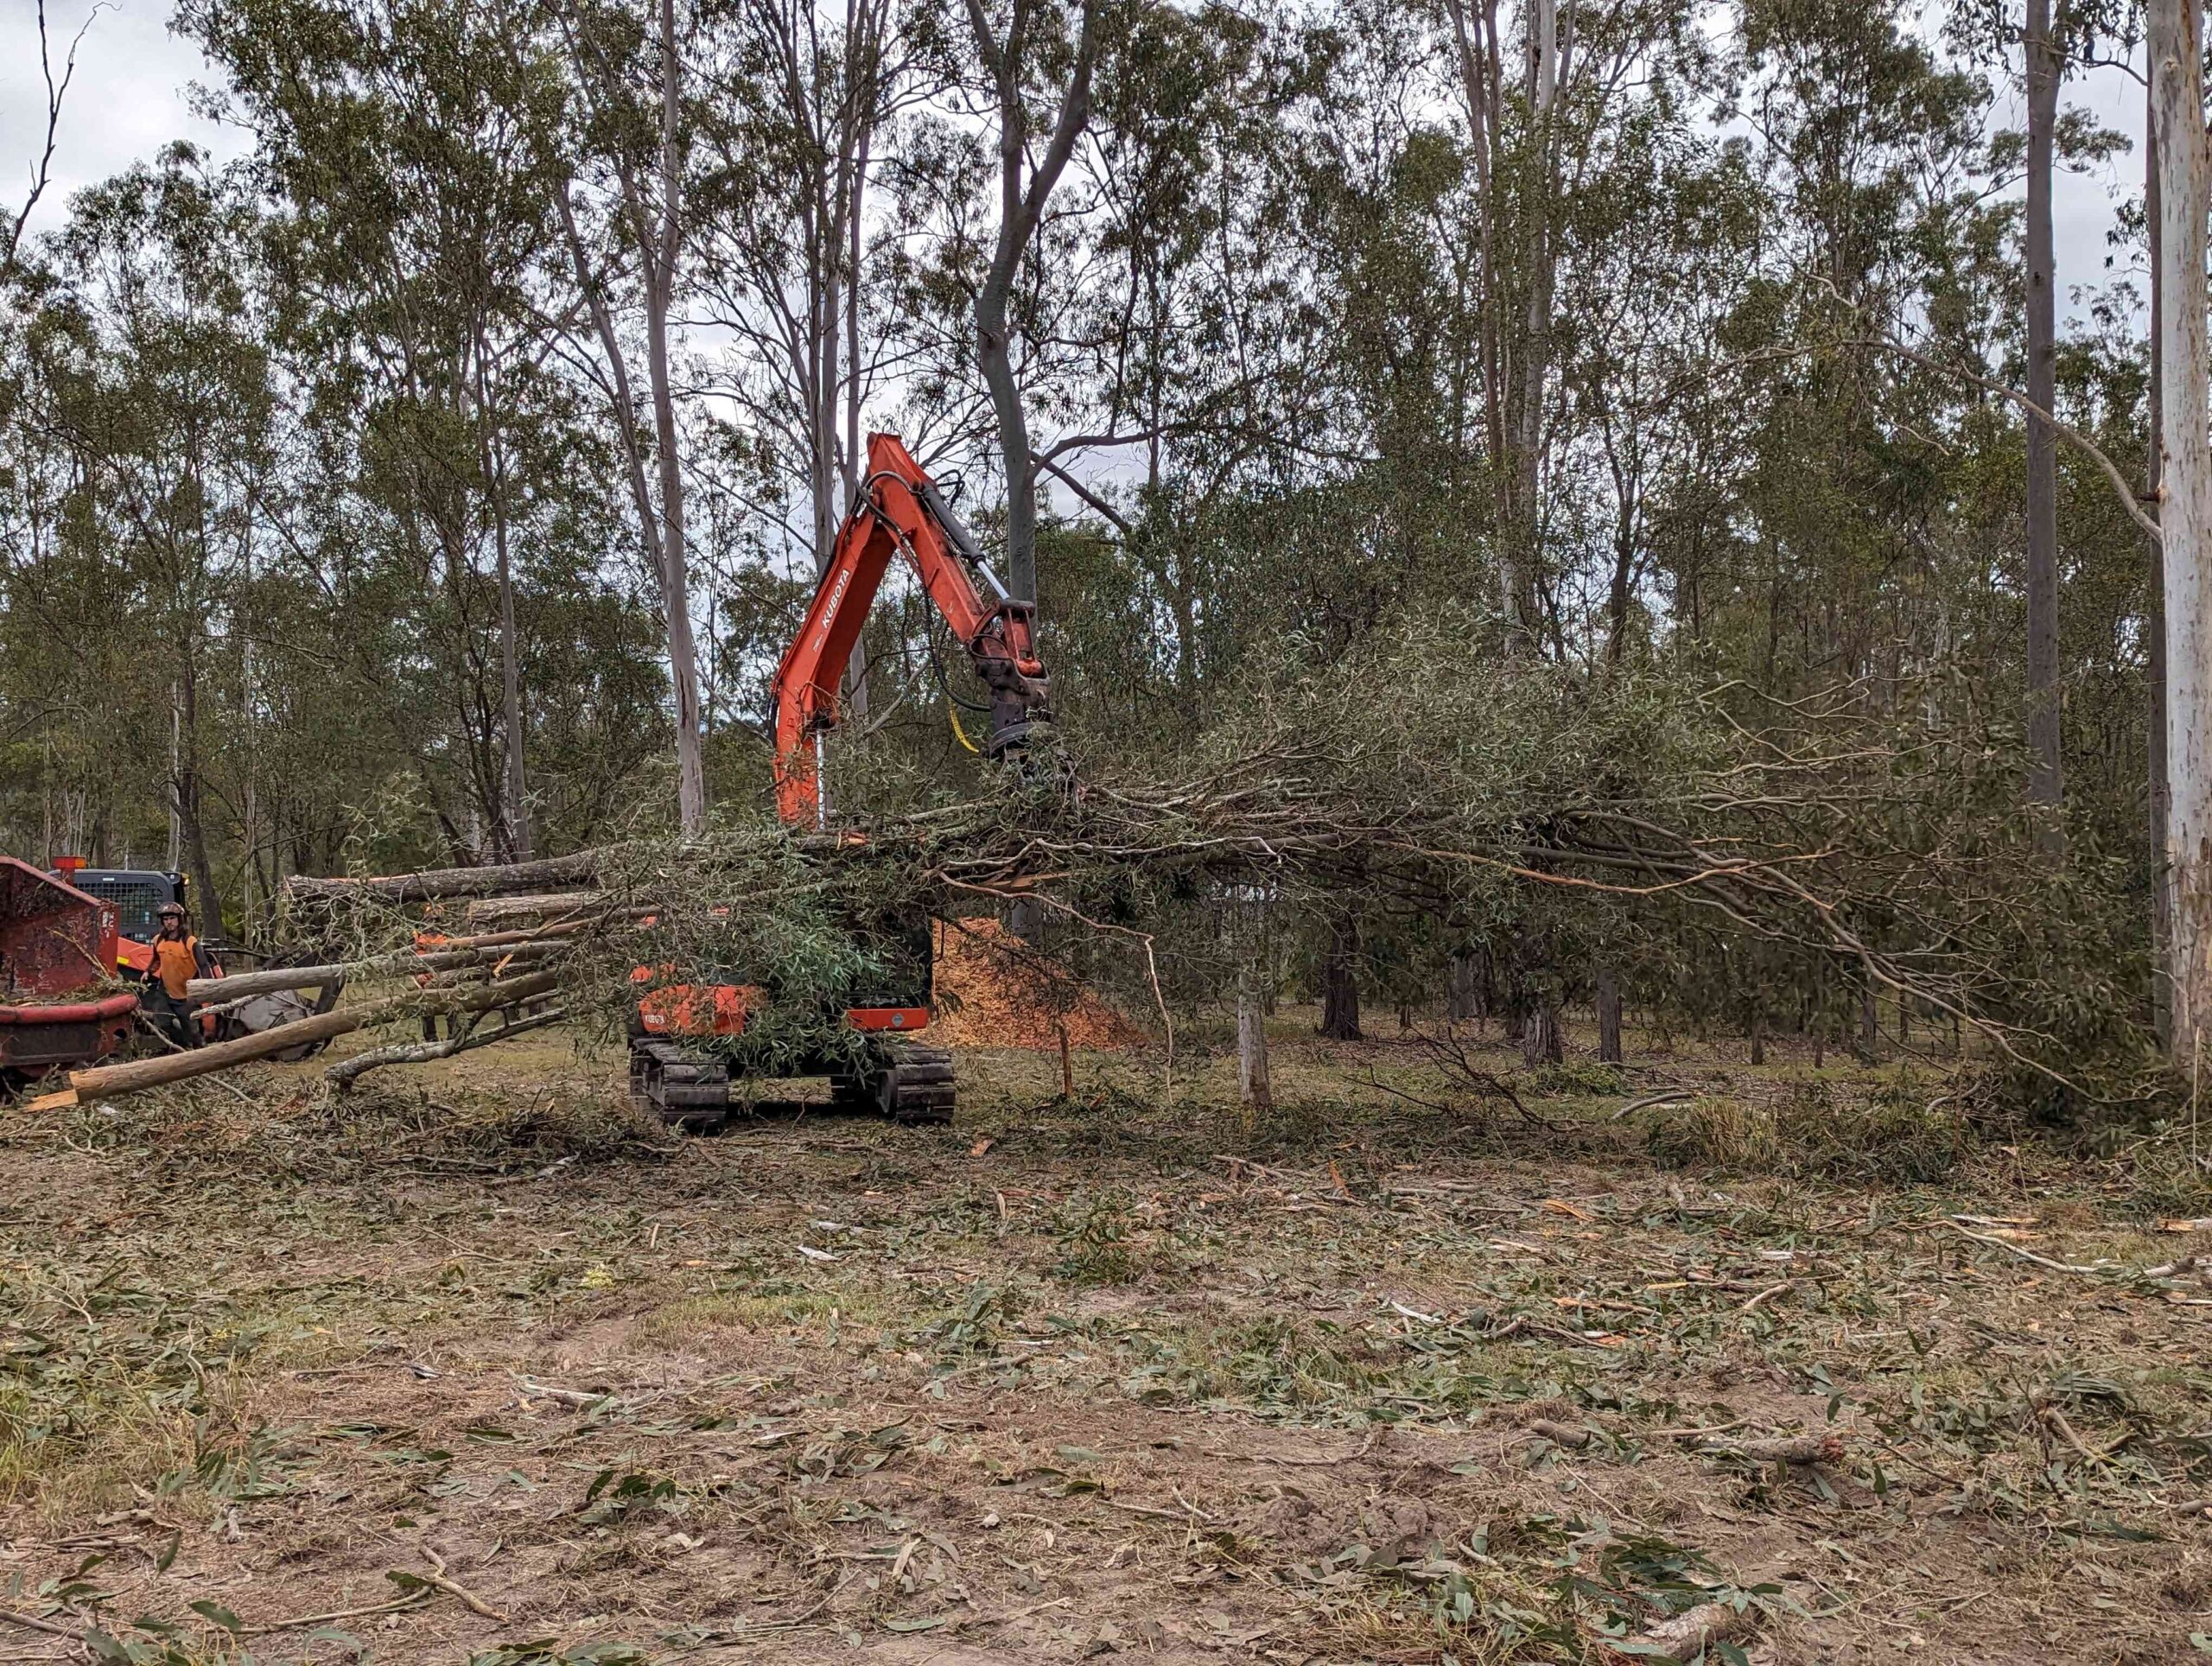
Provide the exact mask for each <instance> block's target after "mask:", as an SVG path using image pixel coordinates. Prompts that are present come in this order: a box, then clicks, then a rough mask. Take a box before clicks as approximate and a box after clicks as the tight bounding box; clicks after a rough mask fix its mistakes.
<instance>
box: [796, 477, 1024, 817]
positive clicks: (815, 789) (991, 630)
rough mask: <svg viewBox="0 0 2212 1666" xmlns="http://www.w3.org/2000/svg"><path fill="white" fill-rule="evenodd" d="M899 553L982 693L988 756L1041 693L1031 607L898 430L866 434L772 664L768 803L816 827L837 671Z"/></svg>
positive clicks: (1003, 746)
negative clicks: (847, 502)
mask: <svg viewBox="0 0 2212 1666" xmlns="http://www.w3.org/2000/svg"><path fill="white" fill-rule="evenodd" d="M900 555H903V556H906V559H907V561H908V562H909V563H912V566H913V569H914V573H915V575H916V576H917V577H918V578H919V579H920V580H921V582H922V588H923V589H924V591H925V592H926V593H927V594H928V595H929V599H930V601H931V602H932V603H934V604H935V605H936V607H937V610H938V613H940V614H943V615H944V621H945V623H946V624H948V625H950V626H951V627H952V632H953V634H954V635H955V636H957V637H958V638H959V639H960V640H961V642H962V644H963V645H964V646H965V647H966V648H967V650H968V658H969V663H970V664H973V665H974V666H975V668H976V676H978V677H981V678H982V682H983V686H984V687H985V688H987V689H988V690H990V694H991V726H990V738H989V740H988V741H987V742H986V743H985V747H984V750H985V751H986V752H988V753H989V754H992V755H994V756H996V755H1000V754H1005V753H1007V752H1009V751H1012V750H1014V749H1015V748H1018V747H1020V746H1021V745H1022V743H1023V742H1024V741H1027V738H1028V734H1029V725H1030V721H1031V718H1032V715H1033V714H1034V713H1036V712H1038V711H1039V710H1040V709H1042V708H1043V707H1044V705H1045V703H1046V698H1047V696H1048V695H1049V693H1050V687H1049V684H1047V682H1046V677H1045V667H1044V665H1043V664H1041V663H1040V662H1039V659H1038V658H1037V649H1036V645H1035V641H1034V638H1035V635H1036V629H1037V607H1036V604H1035V603H1034V602H1029V601H1015V600H1014V598H1012V597H1011V596H1009V595H1007V590H1006V586H1005V585H1003V584H1001V583H1000V582H999V580H998V576H997V575H995V573H993V572H992V571H991V569H989V567H988V566H987V565H985V564H984V562H983V558H982V556H981V555H980V554H979V553H978V552H977V550H976V541H975V539H974V538H972V537H969V533H968V529H967V528H966V527H964V526H963V525H961V524H960V520H959V518H958V517H957V516H956V515H955V514H954V513H953V512H952V509H951V506H950V505H949V504H947V503H946V502H945V501H944V497H943V496H942V495H941V494H940V493H938V489H937V487H936V486H935V485H934V484H933V483H932V482H931V480H930V477H929V476H928V475H926V474H924V473H922V469H921V465H920V464H918V463H917V462H916V461H914V460H913V459H912V457H910V456H908V455H906V447H905V445H903V444H902V443H900V442H899V436H897V435H895V434H871V435H869V436H868V479H867V480H865V481H864V482H863V483H862V484H861V494H860V500H859V502H858V503H856V504H855V505H854V506H853V512H852V513H850V514H849V515H848V516H846V517H845V524H844V525H842V527H840V528H839V529H838V531H837V542H836V554H835V555H834V556H832V557H831V559H830V562H829V569H828V570H827V571H825V572H824V573H823V575H822V582H821V583H820V585H819V586H818V587H817V588H816V590H815V592H814V604H813V606H811V607H809V608H808V609H807V610H806V623H805V624H804V626H801V627H800V630H799V633H798V638H797V639H796V640H794V641H793V642H792V643H791V646H790V647H789V648H787V649H785V652H784V658H783V663H782V664H780V665H779V666H778V667H777V668H776V809H777V811H778V813H779V814H780V815H781V816H782V817H783V818H784V819H785V821H786V822H790V823H794V824H798V823H804V822H806V821H809V820H811V821H812V822H813V823H815V825H817V827H818V826H820V825H822V824H823V821H824V819H825V817H824V813H823V811H824V806H823V799H822V778H821V741H822V737H823V735H824V734H827V733H828V732H829V730H830V729H833V728H836V726H837V690H838V685H839V684H840V683H841V682H842V679H843V677H844V674H845V666H846V665H847V664H848V663H849V662H850V660H851V659H852V657H853V648H854V645H855V644H856V643H858V642H859V641H860V639H861V626H863V625H865V624H867V622H868V608H869V607H870V606H871V605H872V604H873V603H874V601H875V593H876V591H877V590H878V589H879V588H881V586H882V583H883V578H884V575H885V574H886V573H887V572H889V571H890V570H891V562H892V557H893V556H900ZM977 580H981V581H982V583H983V585H984V586H985V588H986V589H987V590H988V593H989V595H990V598H991V599H990V601H989V602H988V603H986V602H985V601H984V600H983V597H982V595H980V594H978V592H977V590H976V581H977Z"/></svg>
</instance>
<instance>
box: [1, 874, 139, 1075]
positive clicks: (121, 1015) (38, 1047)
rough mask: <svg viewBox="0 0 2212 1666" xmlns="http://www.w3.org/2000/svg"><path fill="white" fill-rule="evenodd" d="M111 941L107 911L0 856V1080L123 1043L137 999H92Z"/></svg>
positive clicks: (110, 963)
mask: <svg viewBox="0 0 2212 1666" xmlns="http://www.w3.org/2000/svg"><path fill="white" fill-rule="evenodd" d="M116 942H117V932H116V918H115V909H114V907H113V906H111V905H110V904H107V903H104V902H102V901H101V900H99V898H97V897H92V896H88V895H86V893H84V892H82V891H79V890H78V889H77V888H76V887H74V886H73V885H68V884H65V883H64V882H63V881H60V880H59V879H56V878H55V877H54V875H52V874H46V873H41V871H40V870H39V869H37V868H33V867H32V866H30V864H29V863H28V862H17V861H16V860H15V858H13V857H12V856H0V1077H6V1078H30V1077H36V1076H40V1075H42V1074H44V1073H45V1072H46V1071H48V1070H51V1069H53V1068H54V1066H55V1065H83V1064H88V1063H90V1062H91V1061H92V1060H93V1059H104V1058H105V1057H106V1056H107V1055H108V1054H110V1053H111V1052H115V1051H116V1050H117V1049H118V1047H120V1046H122V1045H123V1044H124V1042H125V1041H126V1040H129V1039H130V1029H131V1024H132V1021H133V1019H134V1017H135V1015H136V1014H137V1010H138V997H137V996H136V995H130V994H118V995H99V994H98V993H97V989H98V986H99V982H100V981H101V980H102V979H103V978H104V977H106V976H109V975H111V973H112V972H113V970H114V969H115V963H116ZM71 997H76V998H75V999H72V998H71Z"/></svg>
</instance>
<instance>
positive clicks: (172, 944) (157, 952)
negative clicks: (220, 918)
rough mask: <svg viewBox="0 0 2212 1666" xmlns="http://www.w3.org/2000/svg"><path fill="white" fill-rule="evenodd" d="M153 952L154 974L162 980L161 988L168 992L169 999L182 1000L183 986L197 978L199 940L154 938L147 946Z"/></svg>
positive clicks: (191, 938) (190, 938)
mask: <svg viewBox="0 0 2212 1666" xmlns="http://www.w3.org/2000/svg"><path fill="white" fill-rule="evenodd" d="M148 946H149V947H150V948H151V949H152V950H153V951H154V973H155V976H157V977H159V978H160V979H161V980H162V988H163V989H167V990H168V992H169V999H170V1000H172V1001H181V1000H183V999H184V986H185V985H186V984H188V983H189V982H192V980H193V979H194V977H196V976H199V970H198V969H199V965H200V939H199V938H195V937H182V938H155V939H154V940H153V942H152V943H151V944H149V945H148Z"/></svg>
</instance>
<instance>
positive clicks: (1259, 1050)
mask: <svg viewBox="0 0 2212 1666" xmlns="http://www.w3.org/2000/svg"><path fill="white" fill-rule="evenodd" d="M1236 1097H1237V1102H1238V1103H1240V1104H1242V1105H1243V1114H1244V1122H1245V1125H1246V1126H1247V1127H1248V1128H1249V1127H1252V1126H1255V1125H1256V1123H1257V1122H1258V1121H1259V1119H1260V1118H1261V1117H1262V1116H1268V1115H1269V1114H1271V1113H1272V1112H1273V1111H1274V1108H1275V1094H1274V1082H1273V1081H1272V1079H1271V1078H1269V1076H1268V1001H1267V987H1266V972H1265V961H1264V951H1262V950H1259V949H1255V950H1254V951H1252V952H1250V953H1249V954H1248V955H1246V957H1245V958H1244V963H1243V966H1241V967H1240V968H1238V970H1237V975H1236Z"/></svg>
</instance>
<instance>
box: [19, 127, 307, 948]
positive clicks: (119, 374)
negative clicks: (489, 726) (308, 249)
mask: <svg viewBox="0 0 2212 1666" xmlns="http://www.w3.org/2000/svg"><path fill="white" fill-rule="evenodd" d="M255 229H256V222H255V218H254V214H253V212H252V207H251V201H250V200H249V199H247V198H246V197H245V194H243V193H241V192H240V191H239V190H238V188H237V181H235V180H226V179H224V178H222V177H221V176H219V175H215V174H213V173H212V172H211V171H210V170H209V169H207V166H206V165H205V163H204V162H203V160H202V159H201V157H200V156H199V155H198V154H197V153H195V152H194V151H193V150H192V149H191V148H190V147H189V146H186V145H181V144H180V145H175V146H172V147H171V148H170V149H168V150H167V151H166V152H164V154H163V155H162V158H161V160H160V161H159V162H158V163H156V164H155V165H152V166H144V165H142V166H139V167H137V168H134V169H130V171H128V172H126V173H124V174H123V175H118V177H117V178H115V179H113V180H111V181H107V182H105V184H102V185H100V186H97V187H94V188H89V189H87V190H86V191H83V192H80V193H79V194H78V196H77V197H76V199H75V200H74V202H73V210H72V213H71V217H70V219H69V222H68V224H67V226H66V227H65V228H64V229H63V230H62V231H61V232H60V234H59V235H58V236H57V237H56V238H54V243H53V246H52V249H51V251H50V252H49V258H50V262H51V269H50V272H49V275H48V276H49V287H48V290H47V293H46V294H45V296H43V304H42V306H41V309H40V312H39V314H38V315H37V317H36V318H35V320H34V321H33V322H32V324H31V326H30V327H29V332H28V334H27V337H26V340H25V343H24V351H25V353H26V354H27V358H28V360H29V363H28V366H27V368H28V372H29V374H28V375H27V376H26V377H25V378H24V381H23V383H22V395H23V397H24V398H25V399H26V401H27V403H29V404H30V406H31V416H32V419H33V420H34V421H35V423H36V424H37V425H38V426H39V427H40V428H41V429H43V430H44V431H45V433H47V434H48V435H49V436H52V437H53V438H54V441H55V442H58V444H59V446H60V448H61V451H62V455H63V457H64V458H65V459H66V465H67V467H66V470H65V472H64V473H63V474H61V475H60V477H59V480H58V482H55V483H58V484H59V485H60V488H61V493H60V499H59V501H58V502H57V503H56V504H55V506H54V507H55V509H56V510H57V511H58V513H57V514H56V516H55V517H54V521H53V523H52V525H51V526H50V528H49V533H48V537H47V538H46V539H45V541H44V543H43V544H42V547H38V548H36V549H35V550H33V551H32V552H31V553H33V554H34V555H35V560H34V561H33V562H31V563H28V564H23V565H13V566H11V568H10V571H9V573H8V594H7V603H8V605H7V607H6V608H5V610H4V616H5V620H6V625H5V629H6V631H7V633H8V635H9V637H10V639H11V640H10V651H9V652H8V653H7V655H6V656H5V658H6V660H7V662H8V664H9V668H10V682H11V683H14V682H15V680H16V678H22V683H20V684H16V687H15V689H14V690H11V692H16V693H17V694H18V695H20V694H21V693H22V691H23V690H24V688H25V687H26V685H29V686H30V687H34V688H35V687H36V686H38V685H40V684H42V685H43V686H44V687H45V688H46V689H48V690H52V691H53V692H54V694H57V695H60V696H61V698H60V700H58V701H57V702H55V703H54V707H52V708H49V709H48V713H47V714H46V715H47V718H48V722H56V723H58V724H59V725H60V727H62V728H74V729H75V730H76V741H77V745H78V747H79V753H80V755H81V756H83V757H84V758H85V759H86V760H87V761H89V762H91V763H92V764H93V765H94V766H96V767H98V768H100V769H102V770H104V771H105V772H108V773H111V775H112V777H113V779H115V780H116V781H117V782H118V784H119V785H122V787H123V791H124V796H125V798H126V800H129V799H135V801H136V804H137V805H141V806H143V805H144V804H146V802H147V798H148V797H149V796H150V797H153V798H155V800H156V802H158V803H161V804H162V806H163V808H165V809H166V811H167V813H168V818H169V821H170V826H171V830H172V836H173V844H174V849H175V857H176V859H177V860H178V862H179V863H180V865H181V867H183V868H184V869H185V870H186V871H187V872H188V873H189V874H190V875H191V877H192V880H193V882H194V887H196V890H197V894H198V907H199V911H200V919H201V920H202V922H203V929H206V930H208V931H209V932H217V931H219V930H220V929H221V925H222V921H223V917H224V906H223V898H224V894H225V893H224V889H223V887H221V885H220V884H219V881H218V878H217V869H216V864H215V851H216V849H217V840H216V829H215V827H214V826H213V821H214V819H215V817H216V816H217V815H218V814H219V805H218V803H217V799H216V798H215V796H214V787H213V782H214V778H215V777H216V776H217V774H218V773H219V769H220V766H221V762H222V752H223V737H224V735H225V734H226V728H227V721H226V720H227V719H228V717H229V716H230V715H232V714H233V713H234V711H235V709H236V705H237V693H238V690H237V683H236V674H237V649H238V637H237V634H236V632H235V629H234V625H235V620H234V616H233V614H232V604H233V602H234V600H235V587H236V584H237V582H238V575H239V570H240V565H241V556H242V552H243V551H245V550H248V549H250V547H251V540H252V538H253V537H254V521H255V518H256V517H257V514H258V513H260V512H261V510H262V507H263V499H264V494H265V493H267V491H268V490H269V486H270V458H271V449H272V430H273V428H274V424H275V421H276V417H277V398H276V393H275V388H274V378H273V374H272V369H271V365H270V354H269V352H268V349H267V347H266V345H265V342H264V339H263V321H262V320H261V319H260V318H258V317H257V315H256V314H255V310H254V308H253V305H252V298H251V295H250V292H249V290H248V289H247V287H246V285H245V283H244V282H243V277H244V275H245V273H246V272H248V271H249V270H251V264H252V248H251V245H252V234H253V232H254V231H255ZM131 784H137V785H139V786H140V788H141V792H139V793H137V794H133V793H131V792H130V785H131ZM146 785H156V792H155V793H154V794H151V795H147V794H145V793H144V792H143V788H144V787H145V786H146ZM131 807H132V806H131V804H130V803H129V802H126V803H124V804H119V805H118V806H116V808H117V809H118V811H120V812H121V814H122V815H123V816H124V817H128V816H129V814H130V809H131ZM137 831H139V832H140V833H141V834H142V835H143V826H141V827H140V828H139V829H138V830H137ZM115 832H116V834H117V836H118V843H121V844H123V845H124V847H125V848H129V845H130V842H131V839H132V834H133V829H132V828H131V826H130V823H128V822H125V823H124V824H123V825H121V826H118V827H117V828H116V829H115ZM137 848H138V849H141V850H143V849H144V847H143V845H141V846H138V847H137Z"/></svg>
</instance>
